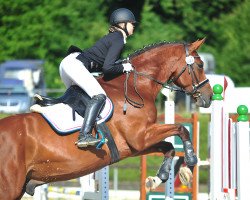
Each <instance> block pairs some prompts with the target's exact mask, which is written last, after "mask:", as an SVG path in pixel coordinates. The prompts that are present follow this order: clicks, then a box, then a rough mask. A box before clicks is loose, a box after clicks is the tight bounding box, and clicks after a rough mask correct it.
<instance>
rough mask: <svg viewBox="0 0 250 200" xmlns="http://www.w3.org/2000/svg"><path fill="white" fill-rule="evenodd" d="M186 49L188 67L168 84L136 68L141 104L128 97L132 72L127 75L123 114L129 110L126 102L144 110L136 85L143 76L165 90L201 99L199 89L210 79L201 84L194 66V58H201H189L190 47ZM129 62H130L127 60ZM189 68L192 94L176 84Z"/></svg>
mask: <svg viewBox="0 0 250 200" xmlns="http://www.w3.org/2000/svg"><path fill="white" fill-rule="evenodd" d="M184 48H185V52H186V63H187V64H186V65H185V66H184V67H183V68H182V70H181V71H180V73H179V74H178V75H177V76H176V77H173V78H171V79H170V80H168V81H166V82H161V81H159V80H157V79H156V78H154V77H152V76H150V75H148V74H146V73H144V72H138V71H136V69H135V68H134V71H133V72H134V85H133V87H134V90H135V92H136V94H137V95H138V96H139V98H140V100H141V103H140V102H136V101H135V100H132V99H131V98H129V97H128V79H129V77H130V74H131V73H130V72H128V73H126V79H125V82H124V96H125V101H124V106H123V112H124V113H126V110H127V104H126V102H128V103H129V104H131V105H132V106H134V107H135V108H142V107H143V106H144V99H143V98H142V96H141V95H140V94H139V92H138V90H137V87H136V83H137V77H138V76H143V77H146V78H148V79H149V80H152V81H154V82H156V83H157V84H159V85H161V86H162V87H163V88H167V89H169V90H171V91H179V92H184V93H186V94H187V95H192V96H194V97H200V96H201V94H200V92H199V89H200V88H202V87H203V86H204V85H205V84H207V83H208V82H209V80H208V79H205V80H203V81H201V82H199V80H198V78H197V75H196V74H195V71H194V68H193V65H194V63H195V61H194V58H196V57H199V56H195V57H194V56H189V54H188V47H187V45H186V44H184ZM126 61H127V62H129V60H126ZM195 64H196V63H195ZM187 68H188V73H189V74H190V75H191V78H192V86H193V90H192V91H191V92H188V91H186V90H184V89H183V88H181V87H178V86H176V85H175V84H174V82H175V81H177V80H178V79H179V78H180V77H181V75H182V74H183V73H184V72H185V71H186V69H187Z"/></svg>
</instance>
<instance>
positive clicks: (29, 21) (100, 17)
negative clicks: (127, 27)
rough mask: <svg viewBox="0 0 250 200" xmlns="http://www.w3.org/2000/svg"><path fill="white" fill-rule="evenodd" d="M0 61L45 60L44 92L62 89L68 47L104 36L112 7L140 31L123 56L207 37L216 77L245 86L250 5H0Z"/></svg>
mask: <svg viewBox="0 0 250 200" xmlns="http://www.w3.org/2000/svg"><path fill="white" fill-rule="evenodd" d="M0 4H1V7H0V13H1V15H0V35H1V37H0V43H1V45H0V62H1V61H5V60H8V59H25V58H35V59H44V60H45V61H46V66H45V72H46V81H47V85H48V87H50V88H51V87H53V88H55V87H62V82H61V80H60V78H59V73H58V66H59V64H60V61H61V60H62V58H63V57H64V56H65V54H66V51H67V48H68V46H69V45H71V44H74V45H77V46H79V47H80V48H82V49H85V48H88V47H90V46H91V45H93V44H94V42H95V41H96V40H97V39H99V38H100V37H102V36H103V35H104V34H106V33H107V30H108V20H107V19H108V16H109V14H110V12H112V10H113V9H115V8H117V7H128V8H130V9H131V10H133V11H134V12H135V15H136V16H137V18H138V19H139V22H140V23H139V26H138V27H137V30H136V32H135V34H134V36H132V37H131V38H129V39H128V44H127V46H126V49H125V51H124V53H123V56H124V57H125V56H127V55H128V54H129V53H132V52H133V51H134V50H137V49H139V48H142V47H143V46H144V45H148V44H151V43H156V42H159V41H163V40H166V41H187V42H192V41H195V40H197V39H200V38H203V37H206V38H207V40H206V44H205V45H203V46H202V48H201V51H207V52H211V53H213V54H214V55H215V57H216V61H217V69H218V70H217V72H218V73H223V74H227V75H229V76H230V77H232V79H233V80H234V81H235V82H236V84H237V85H241V86H247V85H249V84H250V80H249V79H248V77H249V75H250V74H249V73H250V70H249V69H250V62H249V56H248V52H249V45H248V43H249V41H250V35H249V29H250V28H249V26H248V20H249V18H250V16H249V13H250V12H249V9H250V2H249V1H243V0H235V1H228V0H212V1H200V0H182V1H163V0H141V1H138V2H136V3H131V1H128V0H127V1H119V2H117V1H114V0H109V1H104V0H96V1H86V0H82V1H76V0H72V1H66V0H56V1H49V0H44V1H41V0H38V1H33V0H15V1H14V0H10V1H4V0H0Z"/></svg>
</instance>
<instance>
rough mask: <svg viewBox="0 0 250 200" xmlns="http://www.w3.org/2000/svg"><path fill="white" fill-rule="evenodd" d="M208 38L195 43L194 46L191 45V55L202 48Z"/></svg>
mask: <svg viewBox="0 0 250 200" xmlns="http://www.w3.org/2000/svg"><path fill="white" fill-rule="evenodd" d="M205 40H206V38H203V39H201V40H197V41H195V42H193V43H192V44H190V47H189V50H188V51H189V54H191V53H192V52H193V51H196V50H197V49H199V48H200V46H201V45H202V44H203V43H204V42H205Z"/></svg>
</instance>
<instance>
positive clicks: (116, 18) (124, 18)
mask: <svg viewBox="0 0 250 200" xmlns="http://www.w3.org/2000/svg"><path fill="white" fill-rule="evenodd" d="M109 22H110V25H112V26H116V27H118V28H120V29H122V30H124V31H125V33H126V34H127V35H128V31H127V23H128V22H130V23H133V24H134V23H137V22H136V20H135V16H134V14H133V13H132V12H131V11H130V10H129V9H127V8H119V9H117V10H115V11H113V13H112V14H111V15H110V19H109ZM119 23H126V25H125V28H122V27H120V26H119V25H118V24H119Z"/></svg>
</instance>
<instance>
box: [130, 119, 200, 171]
mask: <svg viewBox="0 0 250 200" xmlns="http://www.w3.org/2000/svg"><path fill="white" fill-rule="evenodd" d="M170 136H179V137H180V138H181V140H182V142H183V149H184V153H185V162H186V164H187V165H188V166H194V165H196V164H197V157H196V155H195V153H194V148H193V145H192V142H191V140H190V136H189V132H188V130H187V129H186V128H185V127H184V126H182V125H181V124H152V125H151V126H149V127H148V128H147V130H146V132H145V133H144V134H141V137H140V138H139V139H140V142H139V143H138V141H137V140H131V139H130V142H129V143H130V145H131V146H133V147H135V148H136V149H137V150H138V151H143V150H145V149H148V148H149V147H151V146H153V145H155V144H157V143H159V142H160V141H163V140H165V139H166V138H168V137H170Z"/></svg>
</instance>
